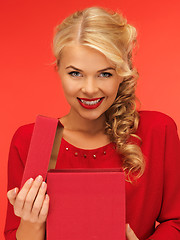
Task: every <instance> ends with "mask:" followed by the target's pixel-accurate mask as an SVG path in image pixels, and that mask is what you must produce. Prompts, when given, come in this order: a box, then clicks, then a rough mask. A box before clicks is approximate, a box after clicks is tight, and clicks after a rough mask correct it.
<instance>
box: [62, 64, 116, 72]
mask: <svg viewBox="0 0 180 240" xmlns="http://www.w3.org/2000/svg"><path fill="white" fill-rule="evenodd" d="M67 68H74V69H75V70H77V71H81V72H83V70H81V69H79V68H76V67H74V66H72V65H70V66H68V67H66V69H67ZM110 69H111V70H115V68H112V67H108V68H104V69H101V70H99V71H97V72H101V71H106V70H110Z"/></svg>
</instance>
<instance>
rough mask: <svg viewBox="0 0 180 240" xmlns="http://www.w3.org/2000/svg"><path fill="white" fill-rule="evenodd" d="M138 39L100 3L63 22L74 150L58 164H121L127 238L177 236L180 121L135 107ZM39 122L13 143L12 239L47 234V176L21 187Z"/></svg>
mask: <svg viewBox="0 0 180 240" xmlns="http://www.w3.org/2000/svg"><path fill="white" fill-rule="evenodd" d="M135 43H136V29H135V28H134V27H133V26H131V25H129V24H128V23H127V21H126V19H125V18H123V17H122V15H121V14H119V13H117V12H112V11H110V10H106V9H103V8H100V7H90V8H87V9H84V10H83V11H77V12H76V13H74V14H72V15H71V16H69V17H67V18H66V19H65V20H64V21H63V22H62V23H61V24H60V25H59V26H58V27H57V30H56V34H55V37H54V55H55V57H56V60H57V61H56V68H57V71H58V74H59V75H60V78H61V81H62V86H63V90H64V94H65V97H66V99H67V101H68V103H69V104H70V106H71V109H70V112H69V113H68V114H67V115H66V116H63V117H61V118H60V119H59V121H60V123H61V125H62V127H63V138H62V142H61V145H62V148H64V149H67V150H68V149H73V150H72V151H74V155H73V157H68V156H70V155H68V154H69V152H70V151H66V152H65V151H64V153H63V154H64V155H63V158H61V159H59V158H58V159H57V165H56V168H71V167H72V168H76V167H85V168H87V167H91V168H95V167H102V168H106V167H108V168H110V167H122V168H123V169H124V172H125V173H126V176H127V181H126V221H127V225H126V236H127V239H129V240H135V239H154V240H156V239H158V240H161V239H163V240H165V239H168V240H169V239H171V240H176V239H179V238H180V206H179V202H180V191H179V182H180V174H178V172H177V171H179V167H180V162H179V159H180V143H179V138H178V135H177V127H176V124H175V122H174V121H173V120H172V119H171V118H170V117H168V116H167V115H165V114H163V113H160V112H155V111H137V110H136V103H135V101H136V96H135V87H136V81H137V78H138V72H137V70H136V69H135V68H134V66H133V64H132V60H133V59H132V51H133V48H134V46H135ZM33 127H34V124H27V125H24V126H21V127H20V128H19V129H18V130H17V131H16V133H15V134H14V136H13V139H12V143H11V147H10V153H9V179H8V190H9V191H8V193H7V196H8V199H9V205H8V212H7V220H6V227H5V236H6V239H16V238H17V240H21V239H26V240H28V239H34V240H35V239H37V240H40V239H44V237H45V222H46V218H47V214H48V208H49V203H50V199H49V197H48V195H47V194H46V189H47V184H46V183H45V182H43V181H42V177H41V176H39V177H37V179H35V180H33V179H30V180H29V181H27V182H26V183H25V184H24V186H23V188H22V189H21V190H19V186H20V183H21V179H22V174H23V170H24V165H25V161H26V157H27V152H28V148H29V143H30V139H31V135H32V131H33ZM114 144H115V145H114ZM113 146H115V148H113ZM62 148H60V149H62ZM112 149H113V151H112ZM102 151H103V154H104V155H103V154H102ZM85 152H86V154H84V153H85ZM94 153H96V154H94ZM60 154H61V153H60ZM108 154H109V155H108ZM110 154H111V155H110ZM77 155H78V157H77ZM58 156H59V155H58ZM84 158H86V159H87V160H88V161H84ZM97 159H98V161H97ZM14 169H16V171H15V170H14ZM156 221H158V222H159V223H160V224H159V225H158V227H157V228H155V222H156Z"/></svg>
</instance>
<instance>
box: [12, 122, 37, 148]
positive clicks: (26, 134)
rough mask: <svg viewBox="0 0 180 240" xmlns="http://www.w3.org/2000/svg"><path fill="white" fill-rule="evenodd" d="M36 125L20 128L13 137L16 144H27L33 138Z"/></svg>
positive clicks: (26, 125) (25, 125)
mask: <svg viewBox="0 0 180 240" xmlns="http://www.w3.org/2000/svg"><path fill="white" fill-rule="evenodd" d="M34 125H35V123H34V122H33V123H27V124H24V125H21V126H19V127H18V128H17V129H16V130H15V132H14V135H13V141H14V143H17V144H18V143H19V142H24V141H25V142H27V140H28V139H30V138H31V136H32V132H33V129H34Z"/></svg>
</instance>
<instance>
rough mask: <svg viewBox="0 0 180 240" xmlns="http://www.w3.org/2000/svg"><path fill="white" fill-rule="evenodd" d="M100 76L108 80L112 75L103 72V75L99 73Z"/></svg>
mask: <svg viewBox="0 0 180 240" xmlns="http://www.w3.org/2000/svg"><path fill="white" fill-rule="evenodd" d="M101 74H102V75H103V77H105V78H109V77H111V76H112V74H111V73H109V72H103V73H101Z"/></svg>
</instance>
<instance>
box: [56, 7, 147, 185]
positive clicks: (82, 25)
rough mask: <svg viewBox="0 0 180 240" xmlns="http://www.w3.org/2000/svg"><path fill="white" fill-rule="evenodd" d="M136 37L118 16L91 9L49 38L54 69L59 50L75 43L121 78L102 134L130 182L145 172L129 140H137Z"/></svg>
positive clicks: (138, 151) (66, 22)
mask: <svg viewBox="0 0 180 240" xmlns="http://www.w3.org/2000/svg"><path fill="white" fill-rule="evenodd" d="M136 37H137V31H136V29H135V27H133V26H132V25H130V24H128V23H127V20H126V19H125V18H124V17H123V16H122V14H121V13H119V12H118V11H116V12H115V11H113V10H110V9H106V8H102V7H96V6H94V7H89V8H86V9H84V10H79V11H76V12H75V13H73V14H71V15H70V16H68V17H67V18H65V19H64V20H63V21H62V22H61V24H59V25H58V26H57V27H56V31H55V36H54V39H53V52H54V55H55V57H56V66H57V68H58V67H59V64H60V58H61V53H62V50H63V47H64V46H67V45H68V44H72V43H78V44H81V45H84V46H89V47H91V48H93V49H96V50H98V51H100V52H101V53H103V54H104V55H105V56H106V57H107V58H108V59H109V60H110V62H111V63H112V64H113V65H114V66H115V69H116V72H117V74H118V75H119V76H121V77H122V78H123V81H122V82H121V83H120V85H119V89H118V92H117V96H116V98H115V101H114V103H113V104H112V105H111V106H110V108H109V109H108V110H107V111H106V112H105V116H106V127H105V134H107V135H108V136H109V139H110V140H111V141H113V142H115V143H116V150H117V152H118V153H119V154H120V155H121V156H122V167H123V169H124V172H125V173H126V176H127V179H126V180H127V181H130V182H131V179H132V177H133V179H135V178H138V177H140V176H141V175H142V174H143V172H144V169H145V161H144V156H143V153H142V151H141V148H140V146H138V144H136V143H133V141H130V139H132V138H136V139H137V138H139V139H140V137H139V136H137V135H136V134H135V133H136V130H137V128H138V124H139V118H140V117H139V113H138V111H137V109H136V100H137V98H136V95H135V89H136V85H137V79H138V77H139V74H138V71H137V70H136V69H135V68H134V67H133V58H132V53H133V49H134V47H135V46H136V43H137V38H136ZM140 140H141V139H140ZM141 142H142V141H141Z"/></svg>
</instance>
